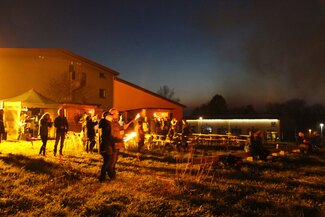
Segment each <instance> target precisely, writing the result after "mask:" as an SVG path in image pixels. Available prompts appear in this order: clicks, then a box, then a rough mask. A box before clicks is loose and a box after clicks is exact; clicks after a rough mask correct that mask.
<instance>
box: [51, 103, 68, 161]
mask: <svg viewBox="0 0 325 217" xmlns="http://www.w3.org/2000/svg"><path fill="white" fill-rule="evenodd" d="M54 126H55V127H56V137H55V144H54V156H56V151H57V147H58V143H59V141H60V140H61V143H60V156H62V149H63V144H64V139H65V134H66V133H67V132H68V129H69V125H68V120H67V118H66V117H65V116H64V110H63V109H60V110H59V116H58V117H56V118H55V120H54Z"/></svg>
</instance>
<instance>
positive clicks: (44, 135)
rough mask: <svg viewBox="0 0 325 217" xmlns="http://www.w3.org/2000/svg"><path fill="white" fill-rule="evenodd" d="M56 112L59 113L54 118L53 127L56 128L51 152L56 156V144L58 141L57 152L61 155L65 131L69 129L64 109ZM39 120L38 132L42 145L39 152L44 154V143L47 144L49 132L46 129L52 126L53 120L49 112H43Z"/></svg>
mask: <svg viewBox="0 0 325 217" xmlns="http://www.w3.org/2000/svg"><path fill="white" fill-rule="evenodd" d="M58 113H59V115H58V116H57V117H56V118H55V120H54V127H55V128H56V136H55V143H54V150H53V154H54V156H56V153H57V148H58V144H59V142H60V150H59V153H60V157H62V156H63V152H62V151H63V147H64V140H65V136H66V133H67V132H68V129H69V124H68V120H67V118H66V117H65V115H64V110H63V109H60V110H59V111H58ZM39 122H40V127H39V134H40V137H41V140H42V146H41V148H40V151H39V154H40V155H41V154H42V155H44V156H45V153H46V144H47V140H48V134H49V132H48V129H49V128H50V127H52V125H53V122H52V119H51V117H50V114H49V113H45V114H43V115H42V117H41V119H40V121H39Z"/></svg>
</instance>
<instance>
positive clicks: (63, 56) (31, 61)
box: [0, 48, 114, 108]
mask: <svg viewBox="0 0 325 217" xmlns="http://www.w3.org/2000/svg"><path fill="white" fill-rule="evenodd" d="M72 63H73V65H74V66H75V71H76V73H77V76H78V73H86V84H85V86H84V87H83V88H82V90H81V91H80V92H81V93H82V94H78V95H76V96H75V97H74V101H73V103H82V104H96V105H101V107H102V108H106V107H110V106H112V105H113V99H112V95H113V77H114V75H113V74H112V73H111V72H110V71H109V70H105V69H103V68H100V67H97V66H96V65H93V64H90V63H88V62H86V61H83V60H82V59H78V57H74V56H71V55H69V54H67V53H64V52H62V51H61V50H60V49H33V48H30V49H29V48H26V49H25V48H0V100H1V99H5V98H10V97H14V96H17V95H19V94H22V93H24V92H26V91H27V90H29V89H32V88H34V89H35V90H36V91H38V92H40V93H41V94H42V95H44V96H46V97H49V98H51V97H50V95H51V92H52V91H56V90H55V89H52V86H50V81H51V80H52V81H53V80H55V79H57V78H58V75H62V73H64V74H66V75H69V65H70V64H72ZM100 72H103V73H105V76H106V77H105V78H100V76H99V73H100ZM99 89H105V90H106V92H107V97H106V98H99ZM68 94H69V93H67V95H68Z"/></svg>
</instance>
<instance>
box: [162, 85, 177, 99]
mask: <svg viewBox="0 0 325 217" xmlns="http://www.w3.org/2000/svg"><path fill="white" fill-rule="evenodd" d="M157 94H159V95H160V96H162V97H165V98H167V99H170V100H173V101H175V102H180V101H181V100H180V99H179V98H177V97H174V95H175V91H174V88H173V89H170V88H169V87H168V86H167V85H164V86H162V87H160V88H159V90H158V91H157Z"/></svg>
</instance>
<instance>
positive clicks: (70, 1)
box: [0, 0, 325, 108]
mask: <svg viewBox="0 0 325 217" xmlns="http://www.w3.org/2000/svg"><path fill="white" fill-rule="evenodd" d="M0 47H23V48H65V49H67V50H70V51H72V52H74V53H76V54H79V55H81V56H84V57H86V58H88V59H91V60H93V61H95V62H97V63H99V64H102V65H105V66H107V67H109V68H111V69H113V70H116V71H118V72H119V73H120V78H122V79H124V80H126V81H129V82H131V83H134V84H136V85H139V86H141V87H143V88H146V89H148V90H150V91H152V92H157V91H158V90H159V88H160V87H161V86H163V85H167V86H168V87H170V88H172V89H174V91H175V97H178V98H180V100H181V101H180V103H182V104H184V105H186V106H188V107H193V106H198V105H201V104H203V103H207V102H208V101H209V100H210V99H211V98H212V97H213V96H214V95H215V94H219V95H222V96H223V97H224V98H225V99H226V102H227V104H228V106H229V107H234V106H240V105H248V104H252V105H253V106H254V107H256V108H262V107H263V106H264V105H265V104H266V103H269V102H284V101H286V100H289V99H293V98H300V99H303V100H305V101H306V102H307V103H309V104H314V103H320V104H323V105H324V104H325V90H324V87H325V0H195V1H194V0H128V1H127V0H116V1H110V0H0ZM0 79H1V78H0Z"/></svg>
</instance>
